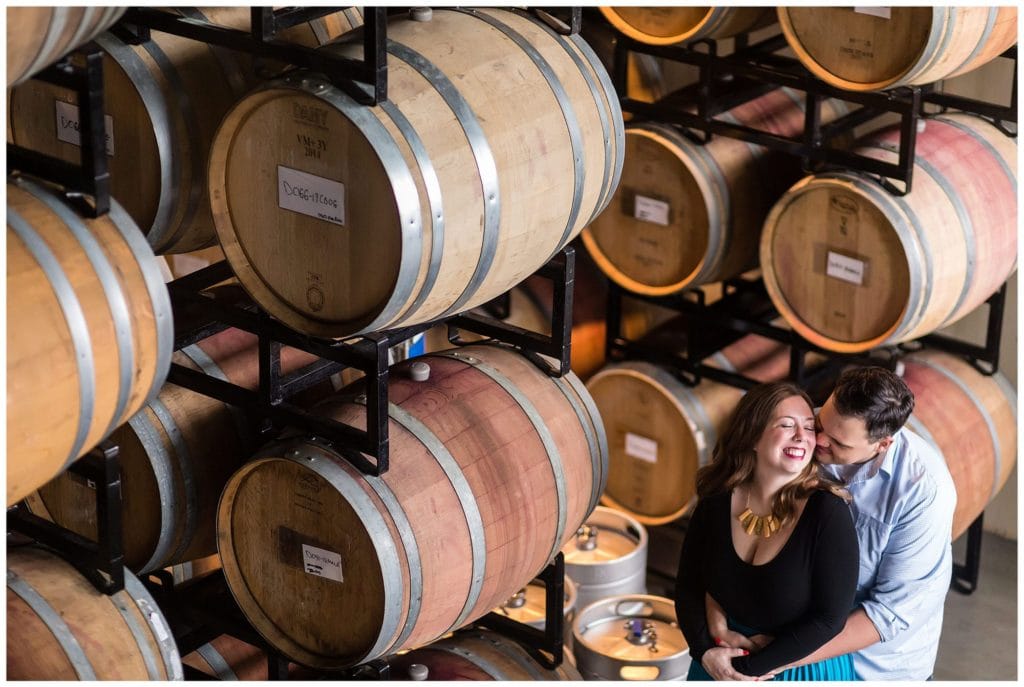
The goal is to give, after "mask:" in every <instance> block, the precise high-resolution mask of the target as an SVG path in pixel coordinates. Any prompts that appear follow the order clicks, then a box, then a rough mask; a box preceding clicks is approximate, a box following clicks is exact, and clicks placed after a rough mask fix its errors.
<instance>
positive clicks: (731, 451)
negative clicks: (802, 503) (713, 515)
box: [697, 382, 850, 522]
mask: <svg viewBox="0 0 1024 687" xmlns="http://www.w3.org/2000/svg"><path fill="white" fill-rule="evenodd" d="M793 396H799V397H800V398H802V399H804V400H805V401H806V402H807V406H808V407H809V408H814V404H813V403H811V399H810V397H808V396H807V394H806V393H805V392H804V390H803V389H801V388H800V387H798V386H796V385H795V384H792V383H790V382H772V383H770V384H759V385H758V386H755V387H754V388H753V389H751V390H750V391H748V392H747V393H746V394H745V395H744V396H743V398H741V399H740V402H739V404H737V406H736V409H735V410H734V411H733V413H732V415H731V416H730V417H729V422H728V425H727V426H726V429H725V431H724V433H723V434H722V436H721V438H719V440H718V443H717V444H716V445H715V450H714V452H713V453H712V454H711V463H710V464H708V465H706V466H704V467H702V468H701V469H700V470H698V471H697V496H698V497H700V498H704V497H705V496H712V495H714V494H721V493H723V492H728V491H731V490H732V489H735V488H736V487H738V486H742V485H745V484H748V483H750V482H751V481H752V480H753V479H754V466H755V465H756V463H757V455H756V454H755V453H754V447H755V446H756V445H757V442H758V441H759V440H760V439H761V435H762V434H764V432H765V430H766V429H767V428H768V424H769V423H770V422H771V421H772V419H773V418H774V416H775V409H776V408H777V407H778V405H779V404H780V403H782V402H783V401H785V400H786V399H787V398H792V397H793ZM815 489H824V490H826V491H830V492H832V493H833V494H835V495H836V496H839V497H841V498H842V499H844V500H845V501H847V502H849V500H850V495H849V494H848V493H847V492H846V490H845V489H843V488H842V487H841V486H840V485H838V484H836V483H834V482H831V481H829V480H825V479H822V478H821V477H820V476H819V475H818V462H817V461H816V460H815V459H814V458H812V459H811V460H810V461H808V462H807V465H806V466H804V469H803V470H801V471H800V474H799V475H797V476H796V477H794V478H793V479H792V480H791V481H790V482H788V483H787V484H786V485H785V486H784V487H782V489H780V490H779V491H778V493H777V494H776V495H775V500H774V503H772V514H773V515H775V517H776V518H778V519H779V522H785V521H786V519H787V518H789V517H790V516H791V515H793V512H794V510H795V504H796V502H797V500H799V499H802V498H806V497H807V496H809V495H810V494H811V492H813V491H814V490H815Z"/></svg>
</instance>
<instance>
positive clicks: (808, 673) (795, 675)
mask: <svg viewBox="0 0 1024 687" xmlns="http://www.w3.org/2000/svg"><path fill="white" fill-rule="evenodd" d="M729 628H730V629H732V630H733V631H735V632H741V633H742V634H745V635H747V636H748V637H750V636H752V635H755V634H757V632H756V631H755V630H751V629H750V628H747V627H743V626H741V625H739V624H738V623H734V622H733V621H732V620H729ZM686 679H687V680H703V681H708V680H711V679H712V677H711V676H710V675H708V672H707V671H706V670H704V666H702V665H701V664H700V663H699V662H697V661H692V662H691V663H690V672H689V673H688V674H687V676H686ZM772 679H774V680H784V681H810V680H823V681H829V682H836V681H841V682H853V681H854V680H858V679H859V678H858V677H857V673H855V672H854V671H853V654H843V655H842V656H835V657H833V658H826V659H825V660H824V661H818V662H817V663H808V664H807V665H805V666H797V667H796V668H788V669H786V670H784V671H782V672H781V673H779V674H778V675H776V676H775V677H774V678H772Z"/></svg>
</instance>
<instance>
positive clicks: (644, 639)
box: [623, 618, 658, 654]
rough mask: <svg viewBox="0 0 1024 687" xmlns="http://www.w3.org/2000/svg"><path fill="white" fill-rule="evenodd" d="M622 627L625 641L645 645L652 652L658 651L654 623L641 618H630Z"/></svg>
mask: <svg viewBox="0 0 1024 687" xmlns="http://www.w3.org/2000/svg"><path fill="white" fill-rule="evenodd" d="M623 627H624V628H625V630H626V641H627V642H629V643H630V644H633V645H635V646H646V647H647V649H648V651H650V652H651V653H652V654H656V653H658V633H657V631H656V630H655V629H654V623H652V622H650V621H647V620H643V619H641V618H630V619H629V620H627V621H626V622H625V623H624V624H623Z"/></svg>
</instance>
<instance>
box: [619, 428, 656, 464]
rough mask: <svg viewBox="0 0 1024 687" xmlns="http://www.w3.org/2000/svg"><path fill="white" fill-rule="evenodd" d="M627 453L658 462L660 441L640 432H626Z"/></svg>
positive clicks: (651, 461)
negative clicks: (644, 435) (641, 434)
mask: <svg viewBox="0 0 1024 687" xmlns="http://www.w3.org/2000/svg"><path fill="white" fill-rule="evenodd" d="M626 455H629V456H633V457H634V458H637V459H639V460H643V461H646V462H648V463H657V462H658V442H656V441H654V440H653V439H648V438H647V437H642V436H640V435H639V434H633V433H632V432H626Z"/></svg>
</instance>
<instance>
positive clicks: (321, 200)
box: [277, 165, 345, 226]
mask: <svg viewBox="0 0 1024 687" xmlns="http://www.w3.org/2000/svg"><path fill="white" fill-rule="evenodd" d="M277 205H278V207H280V208H282V209H284V210H291V211H293V212H298V213H300V214H303V215H308V216H309V217H316V218H317V219H322V220H324V221H325V222H330V223H331V224H338V225H340V226H345V185H344V184H342V183H341V182H338V181H333V180H331V179H324V178H323V177H318V176H316V175H315V174H307V173H306V172H300V171H299V170H297V169H291V168H289V167H282V166H281V165H278V166H277Z"/></svg>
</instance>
